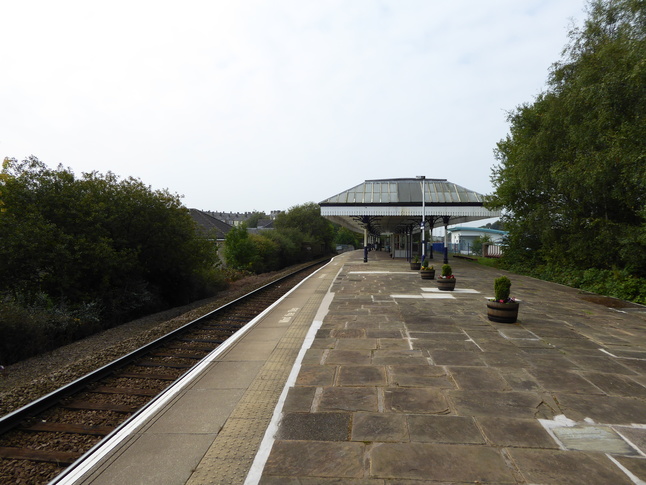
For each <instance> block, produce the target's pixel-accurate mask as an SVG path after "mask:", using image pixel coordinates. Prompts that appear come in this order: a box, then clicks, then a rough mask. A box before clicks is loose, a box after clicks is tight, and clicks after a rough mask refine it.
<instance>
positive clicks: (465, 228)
mask: <svg viewBox="0 0 646 485" xmlns="http://www.w3.org/2000/svg"><path fill="white" fill-rule="evenodd" d="M447 231H449V232H460V231H474V232H482V233H486V234H499V235H501V236H503V235H505V234H507V231H501V230H499V229H489V228H487V227H468V226H457V227H449V228H448V229H447Z"/></svg>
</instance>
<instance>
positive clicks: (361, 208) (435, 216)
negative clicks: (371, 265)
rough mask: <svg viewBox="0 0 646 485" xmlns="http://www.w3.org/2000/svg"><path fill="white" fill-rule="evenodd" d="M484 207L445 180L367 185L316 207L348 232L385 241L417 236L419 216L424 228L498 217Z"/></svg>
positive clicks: (401, 180)
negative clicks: (383, 237)
mask: <svg viewBox="0 0 646 485" xmlns="http://www.w3.org/2000/svg"><path fill="white" fill-rule="evenodd" d="M422 187H424V197H422ZM483 201H484V196H483V195H481V194H479V193H477V192H474V191H473V190H469V189H465V188H464V187H461V186H459V185H457V184H454V183H452V182H449V181H447V180H446V179H430V178H421V177H417V178H397V179H385V180H366V181H365V182H363V183H362V184H359V185H357V186H356V187H352V188H351V189H348V190H346V191H345V192H341V193H340V194H337V195H334V196H332V197H330V198H328V199H326V200H324V201H322V202H319V205H320V206H321V215H322V216H323V217H325V218H327V219H329V220H331V221H332V222H335V223H337V224H339V225H341V226H343V227H346V228H348V229H350V230H352V231H356V232H361V233H363V231H364V229H366V228H367V229H368V233H370V234H373V235H388V234H398V233H405V232H409V231H410V230H411V229H412V230H413V231H415V230H416V232H419V230H420V226H421V221H422V212H423V213H424V219H425V221H426V227H427V228H429V227H438V226H439V225H442V226H445V225H449V224H451V225H453V224H464V223H465V222H473V221H478V220H481V219H489V218H493V217H500V211H491V210H488V209H486V208H485V207H484V205H483ZM422 205H424V208H422Z"/></svg>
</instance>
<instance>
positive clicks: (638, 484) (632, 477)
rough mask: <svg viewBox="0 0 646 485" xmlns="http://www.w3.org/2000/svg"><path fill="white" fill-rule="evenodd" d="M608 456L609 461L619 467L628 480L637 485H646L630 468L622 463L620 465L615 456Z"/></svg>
mask: <svg viewBox="0 0 646 485" xmlns="http://www.w3.org/2000/svg"><path fill="white" fill-rule="evenodd" d="M606 456H607V457H608V459H609V460H610V461H611V462H613V463H614V464H615V465H617V468H619V469H620V470H621V471H622V472H624V473H625V474H626V476H627V477H628V478H630V480H631V481H632V482H633V483H634V484H635V485H646V482H645V481H644V480H642V479H641V478H639V477H638V476H635V475H634V474H633V473H632V472H631V471H630V470H628V468H626V467H625V466H623V465H622V464H621V463H619V462H618V461H617V460H616V459H615V458H614V457H613V456H611V455H609V454H608V453H606Z"/></svg>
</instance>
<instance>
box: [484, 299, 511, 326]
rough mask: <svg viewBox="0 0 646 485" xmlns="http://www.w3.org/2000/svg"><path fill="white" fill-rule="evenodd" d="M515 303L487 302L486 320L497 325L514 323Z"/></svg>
mask: <svg viewBox="0 0 646 485" xmlns="http://www.w3.org/2000/svg"><path fill="white" fill-rule="evenodd" d="M518 306H519V303H518V302H517V301H514V302H510V303H500V302H497V301H488V302H487V318H489V320H491V321H492V322H498V323H515V322H516V320H517V319H518Z"/></svg>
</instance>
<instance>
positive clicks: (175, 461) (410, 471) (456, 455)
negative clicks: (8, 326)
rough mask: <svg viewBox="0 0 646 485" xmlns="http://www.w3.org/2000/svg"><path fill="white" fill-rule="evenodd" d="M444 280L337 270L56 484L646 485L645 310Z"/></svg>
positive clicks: (373, 260)
mask: <svg viewBox="0 0 646 485" xmlns="http://www.w3.org/2000/svg"><path fill="white" fill-rule="evenodd" d="M433 263H434V265H435V269H436V271H438V274H439V269H440V268H441V265H442V263H441V259H440V258H439V257H436V259H435V260H434V261H433ZM450 263H451V265H452V267H453V273H454V274H455V277H456V280H457V284H456V289H455V291H453V292H446V291H439V290H437V288H436V282H435V281H432V280H422V279H421V278H420V276H419V274H418V272H416V271H411V270H410V269H409V265H408V263H407V262H406V261H402V260H394V259H391V258H390V257H389V255H388V254H387V253H385V252H379V251H376V252H375V251H373V252H370V253H369V257H368V262H367V263H364V262H363V253H362V252H361V251H355V252H349V253H344V254H342V255H340V256H338V257H337V258H335V259H334V260H333V261H332V262H331V263H330V264H328V265H327V266H326V267H325V268H323V269H321V270H319V271H318V272H317V273H315V274H314V275H312V276H311V277H310V278H309V279H307V280H306V281H305V282H303V283H302V284H301V285H300V286H299V287H297V288H296V289H295V290H293V291H292V292H290V293H289V294H288V295H287V296H286V297H284V298H283V299H282V300H280V301H279V302H277V304H275V305H274V306H273V307H271V308H270V309H269V310H268V311H266V312H265V313H263V314H262V315H260V316H259V317H258V318H257V319H256V320H255V321H254V322H252V324H250V325H249V326H248V327H245V332H243V333H242V334H241V335H240V337H239V338H237V339H236V340H235V341H232V342H230V343H225V344H223V345H222V346H221V347H220V348H218V349H217V350H216V351H214V352H213V353H212V354H211V355H210V356H209V357H207V358H206V359H205V360H204V361H203V362H202V363H201V365H200V367H199V368H197V369H195V370H194V371H191V372H190V373H189V374H187V375H186V376H185V377H183V378H182V379H181V380H180V381H178V382H177V383H176V385H175V386H174V387H173V388H172V389H170V390H169V391H167V392H165V393H164V394H163V395H162V396H160V398H158V399H157V400H156V401H155V402H154V403H153V404H152V405H150V406H149V407H148V408H147V409H146V410H145V412H143V413H141V414H140V416H139V417H138V419H137V420H133V421H132V422H131V423H130V424H129V425H128V426H127V427H124V428H123V429H122V430H121V431H120V432H119V433H117V434H115V435H114V436H112V437H111V439H110V440H109V441H108V442H107V443H106V444H104V445H103V446H101V447H100V448H98V449H97V450H95V452H94V453H93V454H92V455H91V456H90V457H88V458H86V459H85V460H84V461H83V462H82V463H81V464H80V465H79V466H77V467H75V468H74V469H72V470H71V471H70V472H69V473H67V474H66V475H64V476H63V477H62V478H61V479H60V481H59V483H68V484H71V483H75V484H92V485H106V484H121V483H128V484H155V485H164V484H169V485H170V484H173V485H176V484H190V485H202V484H243V483H244V484H249V485H251V484H256V483H260V484H263V485H273V484H332V483H343V484H353V485H360V484H361V485H362V484H379V485H386V484H411V485H412V484H420V483H459V484H466V483H496V484H507V483H508V484H530V483H531V484H536V483H541V484H547V483H558V484H561V483H581V484H596V483H599V484H609V483H612V484H624V483H625V484H643V483H646V308H644V307H641V306H638V305H632V304H627V303H625V302H621V301H615V300H611V299H605V298H594V297H593V296H592V295H589V294H583V293H581V292H580V291H578V290H575V289H572V288H567V287H564V286H560V285H557V284H552V283H547V282H543V281H539V280H536V279H533V278H529V277H523V276H517V275H509V276H510V278H511V279H512V295H513V296H515V297H516V298H517V299H518V300H520V301H521V303H520V313H519V321H518V322H517V323H515V324H501V323H494V322H490V321H489V320H488V319H487V316H486V298H487V297H490V296H492V292H493V280H494V278H496V277H497V276H499V275H500V274H502V272H501V271H499V270H496V269H492V268H488V267H484V266H481V265H478V264H476V263H473V262H470V261H466V260H462V259H452V260H451V261H450Z"/></svg>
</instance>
